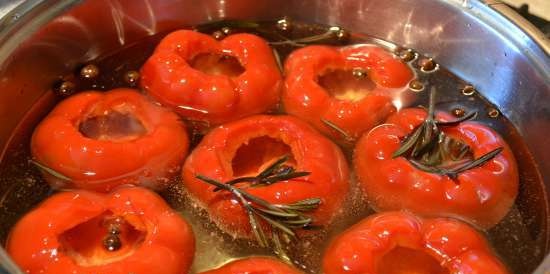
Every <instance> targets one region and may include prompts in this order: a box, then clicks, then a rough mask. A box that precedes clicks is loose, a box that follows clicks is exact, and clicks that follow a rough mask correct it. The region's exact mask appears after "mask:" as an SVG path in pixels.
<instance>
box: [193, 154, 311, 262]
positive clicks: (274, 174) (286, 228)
mask: <svg viewBox="0 0 550 274" xmlns="http://www.w3.org/2000/svg"><path fill="white" fill-rule="evenodd" d="M286 161H288V156H283V157H281V158H279V159H278V160H277V161H275V162H274V163H273V164H271V165H269V166H268V167H267V168H265V169H264V170H263V171H262V172H260V173H259V174H258V175H257V176H254V177H241V178H236V179H233V180H231V181H228V182H225V183H223V182H220V181H217V180H214V179H212V178H208V177H206V176H203V175H197V176H196V178H197V179H199V180H201V181H203V182H205V183H208V184H210V185H213V186H215V188H214V190H213V191H221V190H224V191H227V192H230V193H231V194H233V196H234V197H235V198H236V199H237V200H238V201H239V203H240V204H241V206H242V207H243V208H244V209H245V211H246V214H247V216H248V219H249V223H250V227H251V229H252V233H253V234H254V237H255V239H256V241H257V242H258V244H259V245H260V246H261V247H271V248H272V250H273V252H274V253H275V254H276V255H277V256H278V257H279V258H281V259H282V260H285V261H287V262H289V263H291V260H290V257H289V256H288V254H287V253H286V252H285V250H284V247H283V244H282V242H281V238H282V237H284V238H285V239H289V241H292V240H295V239H297V234H296V230H298V229H308V228H311V227H312V223H313V218H312V217H310V216H308V215H307V214H306V213H308V212H311V211H313V210H315V209H317V208H318V207H319V205H320V204H321V199H319V198H309V199H304V200H300V201H297V202H295V203H291V204H272V203H270V202H268V201H266V200H264V199H262V198H260V197H257V196H255V195H252V194H250V193H249V192H248V191H247V190H246V189H244V188H240V187H237V186H235V185H236V184H238V183H245V182H246V183H249V184H248V187H258V186H267V185H271V184H274V183H277V182H280V181H285V180H290V179H293V178H298V177H303V176H307V175H309V174H310V172H307V171H296V170H295V168H294V167H292V166H289V165H285V164H284V163H285V162H286ZM262 221H263V222H262ZM268 233H270V234H271V237H270V238H268V237H267V236H266V235H267V234H268Z"/></svg>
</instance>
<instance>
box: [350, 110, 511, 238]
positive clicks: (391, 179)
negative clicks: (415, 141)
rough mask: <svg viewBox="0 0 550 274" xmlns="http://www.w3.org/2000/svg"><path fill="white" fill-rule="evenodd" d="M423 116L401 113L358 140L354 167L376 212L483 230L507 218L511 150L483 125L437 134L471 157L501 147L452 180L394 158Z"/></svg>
mask: <svg viewBox="0 0 550 274" xmlns="http://www.w3.org/2000/svg"><path fill="white" fill-rule="evenodd" d="M426 116H427V115H426V111H425V110H423V109H404V110H402V111H400V112H398V113H397V114H395V115H393V116H391V117H390V118H389V119H388V121H387V124H385V125H382V126H379V127H377V128H375V129H373V130H372V131H371V132H370V133H368V134H365V135H364V136H363V137H362V138H361V139H360V140H359V141H358V143H357V146H356V148H355V152H354V165H355V170H356V172H357V175H358V177H359V181H360V184H361V186H362V188H363V190H364V192H365V195H366V196H367V197H368V198H369V199H370V201H371V202H372V204H373V206H374V207H375V208H377V209H378V210H397V209H407V210H410V211H413V212H415V213H418V214H422V215H429V216H455V217H460V218H463V219H465V220H467V221H470V222H473V223H475V224H477V225H479V226H482V227H486V228H488V227H491V226H493V225H495V224H496V223H498V222H499V221H500V220H501V219H502V218H503V217H504V216H505V215H506V214H507V212H508V211H509V209H510V207H511V206H512V204H513V203H514V199H515V197H516V195H517V192H518V180H519V178H518V170H517V166H516V162H515V160H514V156H513V154H512V151H511V150H510V148H509V147H508V145H507V144H506V142H505V141H504V140H502V138H501V137H500V136H499V135H498V134H497V133H496V132H494V131H493V130H492V129H490V128H488V127H487V126H484V125H482V124H479V123H476V122H463V123H460V124H458V125H456V126H446V127H443V128H441V130H442V131H443V132H444V133H445V134H446V135H448V136H451V137H453V138H455V139H457V140H460V141H462V142H464V143H465V144H466V145H468V146H469V147H470V149H471V151H472V154H473V156H474V158H479V157H480V156H482V155H484V154H486V153H488V152H490V151H493V150H495V149H497V148H499V147H502V148H503V150H502V152H501V153H499V154H498V155H496V156H495V157H494V158H492V159H491V160H489V161H488V162H486V163H485V164H483V165H481V166H478V167H476V168H473V169H469V170H466V171H464V172H461V173H459V174H458V176H457V178H455V179H453V178H450V177H449V176H446V175H441V174H436V173H430V172H426V171H423V170H420V169H418V168H416V167H415V166H413V165H412V164H411V162H409V160H408V159H407V158H405V157H397V158H393V157H392V154H393V153H394V152H395V151H396V150H397V149H398V148H399V147H400V143H401V140H403V139H404V138H405V136H407V135H408V134H409V133H411V132H412V131H413V129H414V128H416V127H417V126H418V125H420V124H421V123H422V122H423V121H424V119H426ZM439 116H440V118H442V120H445V119H446V120H447V121H449V120H451V119H449V118H450V117H448V116H444V115H441V114H440V115H439Z"/></svg>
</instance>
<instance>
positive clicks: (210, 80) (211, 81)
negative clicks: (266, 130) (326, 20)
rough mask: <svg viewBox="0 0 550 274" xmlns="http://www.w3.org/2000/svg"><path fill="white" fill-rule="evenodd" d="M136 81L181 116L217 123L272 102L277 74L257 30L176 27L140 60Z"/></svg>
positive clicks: (276, 93) (263, 108)
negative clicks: (212, 31)
mask: <svg viewBox="0 0 550 274" xmlns="http://www.w3.org/2000/svg"><path fill="white" fill-rule="evenodd" d="M235 59H236V60H235ZM141 85H142V86H143V88H144V89H145V90H146V91H147V92H148V93H149V94H151V95H152V96H153V97H154V98H155V99H157V100H158V101H159V102H161V103H162V104H164V105H167V106H170V107H172V108H173V109H174V110H175V111H177V112H178V113H180V114H181V115H182V116H184V117H186V118H189V119H191V120H200V121H206V122H209V123H212V124H220V123H223V122H227V121H232V120H236V119H239V118H242V117H245V116H248V115H251V114H257V113H261V112H265V111H267V110H269V109H271V108H274V107H275V105H276V104H277V102H278V100H279V93H280V89H281V85H282V79H281V73H280V71H279V68H278V66H277V63H276V61H275V59H274V56H273V52H272V50H271V48H270V47H269V45H268V44H267V43H266V42H265V41H264V40H263V39H262V38H260V37H258V36H255V35H252V34H246V33H239V34H234V35H229V36H228V37H226V38H225V39H223V40H222V41H216V40H215V39H214V38H212V37H211V36H209V35H206V34H202V33H199V32H195V31H189V30H179V31H175V32H172V33H170V34H169V35H167V36H166V37H165V38H164V39H163V40H162V41H161V42H160V44H159V45H158V46H157V48H156V49H155V52H154V54H153V55H152V56H151V57H150V58H149V59H148V60H147V62H146V63H145V64H144V65H143V67H142V69H141Z"/></svg>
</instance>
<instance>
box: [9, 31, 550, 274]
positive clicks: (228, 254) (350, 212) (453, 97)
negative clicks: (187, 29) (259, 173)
mask: <svg viewBox="0 0 550 274" xmlns="http://www.w3.org/2000/svg"><path fill="white" fill-rule="evenodd" d="M224 26H229V27H230V28H231V31H233V32H238V31H243V30H246V31H248V32H253V33H255V34H258V35H260V36H263V37H264V38H266V39H267V40H270V41H282V40H283V39H282V38H281V35H283V34H284V35H285V36H286V37H288V38H290V39H298V38H301V37H306V36H312V35H320V34H323V33H326V32H327V30H328V27H326V26H321V25H310V24H301V23H300V24H299V23H293V26H292V28H290V29H289V30H284V28H283V29H282V28H280V27H279V28H278V27H277V24H276V23H274V22H266V23H261V24H260V26H261V28H258V29H257V30H253V31H250V29H249V28H247V27H246V26H245V28H244V29H243V28H240V27H243V26H238V25H235V24H233V23H214V24H209V25H204V26H199V27H197V29H199V30H200V31H203V32H205V33H213V32H216V31H219V30H220V29H221V28H222V27H224ZM165 34H166V33H163V34H158V35H155V36H151V37H148V38H146V39H144V40H143V41H140V42H138V43H135V44H132V45H128V46H126V47H125V48H122V49H121V50H120V51H117V52H113V53H111V54H109V55H106V56H104V57H102V58H99V59H98V60H94V61H93V62H91V63H93V64H95V65H96V66H97V68H98V69H99V74H98V75H97V76H96V77H92V78H85V77H79V76H78V73H75V75H68V76H65V77H64V80H68V81H71V82H72V83H73V84H74V91H83V90H89V89H95V90H110V89H112V88H116V87H135V84H136V82H135V81H131V80H132V75H131V73H130V72H135V71H139V68H140V67H141V65H142V64H143V63H144V62H145V60H146V59H147V58H148V56H150V54H151V53H152V52H153V50H154V48H155V46H156V44H157V43H158V42H159V41H160V39H162V37H164V35H165ZM321 42H322V43H323V44H331V45H344V44H351V43H376V44H379V45H381V46H382V47H385V48H387V49H388V50H390V51H395V50H397V49H398V47H397V46H396V45H393V44H391V43H388V42H385V41H382V40H378V39H376V38H373V37H369V36H365V35H361V34H353V33H352V34H351V35H350V36H349V37H345V39H341V38H338V37H334V36H331V37H329V38H327V39H325V40H323V41H321ZM274 48H276V49H277V51H278V57H279V58H280V60H281V62H284V60H285V58H286V57H287V56H288V54H289V53H290V52H291V51H292V50H293V49H294V47H293V46H292V45H288V44H282V45H275V46H274ZM413 57H414V58H413V61H412V62H410V63H409V64H410V66H411V68H412V69H413V70H414V71H415V73H416V75H417V77H416V78H417V80H418V82H419V83H421V84H422V86H418V85H411V89H407V90H406V91H404V92H403V93H401V96H400V97H397V98H395V99H394V104H395V106H396V107H397V108H403V107H409V106H418V105H423V106H426V104H427V97H428V91H429V90H430V88H431V87H435V88H436V89H437V91H438V100H437V102H438V103H437V105H436V109H438V110H439V111H447V112H449V113H454V114H455V115H459V114H460V113H461V112H465V113H469V112H472V111H478V113H479V114H478V116H477V121H479V122H482V123H484V124H486V125H488V126H490V127H491V128H493V129H495V130H496V131H497V132H499V133H500V134H501V135H502V136H503V138H504V139H505V140H506V141H507V142H508V144H509V145H510V147H511V148H512V151H514V154H515V157H516V160H517V162H518V167H519V173H520V191H519V195H518V197H517V200H516V204H515V206H514V207H513V208H512V210H511V211H510V213H509V214H508V216H507V217H506V218H505V219H504V220H503V221H501V222H500V223H499V224H498V225H497V226H495V227H494V228H492V229H490V230H488V231H484V233H486V236H487V237H488V239H489V241H490V242H491V244H492V246H493V247H494V249H495V251H496V253H497V254H498V255H499V256H500V257H501V258H502V259H503V261H504V262H505V264H506V265H507V266H508V267H509V268H510V270H511V271H513V272H514V273H531V272H532V271H533V269H534V268H535V267H536V266H537V265H538V264H539V263H540V262H541V260H542V258H543V256H544V253H545V250H546V248H547V247H546V243H547V238H546V237H547V236H546V235H547V231H546V220H547V219H548V217H547V215H546V214H547V209H546V208H545V198H544V197H543V193H544V191H543V189H542V185H543V184H542V182H541V179H540V175H539V173H538V171H537V170H536V166H535V164H534V163H533V161H532V158H531V155H530V153H529V151H527V149H526V147H525V144H524V143H523V142H522V140H521V138H520V135H519V134H518V132H517V131H516V130H515V129H514V127H513V126H512V124H511V123H510V122H509V121H508V120H507V119H506V118H505V117H503V116H502V115H499V113H498V110H497V109H496V108H495V107H494V106H492V105H491V104H490V103H488V102H487V101H486V100H485V99H484V98H483V97H482V96H480V94H479V93H478V92H476V91H475V90H473V91H472V90H470V89H466V91H465V92H463V89H464V87H466V86H467V85H468V83H466V82H465V81H463V80H461V79H459V78H457V77H456V76H455V75H453V74H452V73H450V72H449V71H448V70H446V69H445V68H443V67H438V69H437V70H436V71H435V72H432V73H425V72H423V71H422V70H421V69H420V67H419V65H418V64H419V63H422V62H425V60H426V59H427V58H425V57H423V56H413ZM212 58H214V57H208V56H207V57H202V59H199V60H198V61H197V60H196V61H197V64H195V65H196V66H197V67H201V66H202V65H204V64H206V63H209V62H219V61H220V60H219V59H217V57H216V58H214V59H215V60H214V59H212ZM421 61H422V62H421ZM226 65H227V66H226V67H227V69H230V70H231V71H235V70H236V69H235V64H233V63H231V62H229V63H228V64H226ZM237 68H238V67H237ZM237 71H238V69H237ZM212 73H213V74H216V73H217V72H212ZM133 76H134V77H135V74H134V75H133ZM331 77H332V78H331ZM345 77H347V76H346V75H338V74H337V75H332V76H330V77H328V78H327V79H325V80H326V81H325V82H326V83H325V84H326V85H327V86H330V87H334V86H335V85H337V83H336V84H335V81H336V80H338V79H340V78H345ZM129 79H130V80H129ZM134 80H135V79H134ZM335 89H336V88H335ZM481 92H482V91H481ZM342 94H344V93H342ZM346 95H347V94H346ZM350 96H351V95H350ZM354 96H355V95H354ZM61 99H62V98H61V97H60V96H56V95H55V94H54V93H53V92H48V93H46V94H45V95H44V97H43V98H42V99H41V100H40V101H39V102H38V103H37V104H36V105H35V106H34V107H33V109H31V110H30V111H29V113H28V114H27V116H26V117H25V119H24V120H23V121H22V122H21V124H20V125H19V126H18V128H17V130H16V131H15V132H14V133H13V136H12V138H11V139H10V142H9V145H8V148H7V150H6V151H5V153H4V158H3V159H2V162H1V163H0V193H4V195H2V196H1V197H0V219H1V220H2V222H1V223H0V239H1V240H2V241H3V242H5V239H6V237H7V232H8V231H9V229H10V228H11V227H12V226H13V224H14V223H15V222H16V221H17V220H18V218H19V217H20V216H22V214H24V213H25V212H26V211H28V210H30V209H31V208H32V207H33V206H35V205H36V204H37V203H38V202H39V201H41V200H42V199H44V198H45V197H47V196H48V195H51V194H52V193H53V190H51V189H50V188H49V187H48V185H47V184H46V183H45V182H44V181H43V179H42V178H41V176H40V173H39V170H38V169H37V168H36V167H35V166H34V165H32V164H31V163H30V162H29V160H30V159H31V157H30V151H29V144H30V136H31V134H32V130H33V129H34V127H35V126H36V125H37V123H38V122H39V121H40V120H41V119H42V118H43V117H44V116H45V115H46V114H47V113H48V112H49V111H50V110H51V109H52V108H53V106H54V105H55V103H57V102H59V101H60V100H61ZM92 129H95V124H94V127H93V128H92ZM190 136H192V137H193V139H192V146H194V145H196V144H197V143H198V142H199V141H200V138H201V137H202V135H201V134H200V133H197V132H192V133H191V135H190ZM243 153H246V151H244V152H243ZM345 153H346V157H347V159H348V162H349V163H351V151H350V150H347V151H345ZM233 165H234V166H235V167H236V168H238V169H239V170H241V169H242V171H239V172H243V173H246V172H247V170H248V169H249V168H254V167H246V166H240V165H239V163H233ZM352 177H353V176H352ZM179 180H180V178H176V179H175V182H174V185H173V186H172V187H171V188H169V189H168V190H167V191H165V192H163V193H162V195H163V197H164V198H165V199H166V200H167V201H168V202H169V204H170V205H171V206H172V207H173V208H175V209H176V210H178V211H179V212H181V214H182V215H183V216H184V217H185V218H186V219H187V220H188V221H189V222H190V223H191V224H192V226H193V230H194V232H195V235H196V245H197V252H196V255H195V262H194V265H193V270H192V273H196V272H200V271H204V270H207V269H211V268H214V267H217V266H219V265H221V264H223V263H224V262H226V261H228V260H229V259H231V258H237V257H244V256H249V255H262V254H263V255H270V254H271V252H270V251H269V250H268V249H262V248H259V247H257V245H255V244H254V243H253V242H249V241H246V240H236V239H233V238H232V237H231V236H230V235H227V234H224V233H222V232H221V231H220V230H219V229H217V228H216V226H215V225H214V224H213V223H211V222H210V221H209V220H208V218H207V216H206V214H205V213H204V212H203V211H201V210H200V209H199V208H198V207H197V205H196V204H195V203H194V202H193V201H192V200H190V199H189V198H188V197H187V195H186V192H185V189H183V187H182V184H181V183H179ZM351 183H352V190H351V192H350V193H351V194H350V196H349V197H347V202H346V206H345V208H344V209H343V211H342V212H341V214H339V215H340V216H341V218H339V219H338V220H337V221H336V223H335V224H334V225H332V226H331V227H330V228H328V229H327V230H325V231H321V232H320V233H319V234H317V235H315V236H310V237H307V238H302V239H300V240H299V241H298V242H297V244H295V245H293V246H292V247H291V250H290V252H289V255H290V256H291V257H292V258H294V260H295V264H296V265H297V266H298V267H299V268H302V269H304V270H305V271H307V272H309V273H320V269H319V268H320V265H321V263H320V260H321V258H322V254H323V251H324V249H325V247H326V245H327V244H328V242H329V241H330V239H331V238H332V237H334V235H336V234H338V233H339V232H341V231H342V230H344V229H345V228H347V227H349V226H350V225H351V224H353V223H356V222H357V221H358V220H361V219H362V218H364V217H366V216H368V215H370V214H372V213H373V212H374V211H373V210H372V209H371V208H370V207H369V205H368V203H367V201H365V200H364V199H363V198H362V197H361V195H360V192H359V190H358V186H357V184H356V182H355V181H352V182H351ZM21 201H24V203H22V202H21Z"/></svg>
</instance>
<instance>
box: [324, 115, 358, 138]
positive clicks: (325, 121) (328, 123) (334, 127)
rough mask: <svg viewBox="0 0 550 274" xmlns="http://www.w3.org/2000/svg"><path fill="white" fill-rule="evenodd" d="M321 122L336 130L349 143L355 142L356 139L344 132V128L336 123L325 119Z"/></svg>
mask: <svg viewBox="0 0 550 274" xmlns="http://www.w3.org/2000/svg"><path fill="white" fill-rule="evenodd" d="M321 122H323V124H325V125H326V126H328V127H329V128H331V129H333V130H335V131H336V132H338V133H339V134H340V135H342V137H344V139H345V140H346V141H348V142H353V141H355V138H353V137H351V135H349V133H347V132H346V131H345V130H343V129H342V128H340V127H339V126H337V125H336V124H335V123H333V122H331V121H329V120H327V119H324V118H321Z"/></svg>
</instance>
